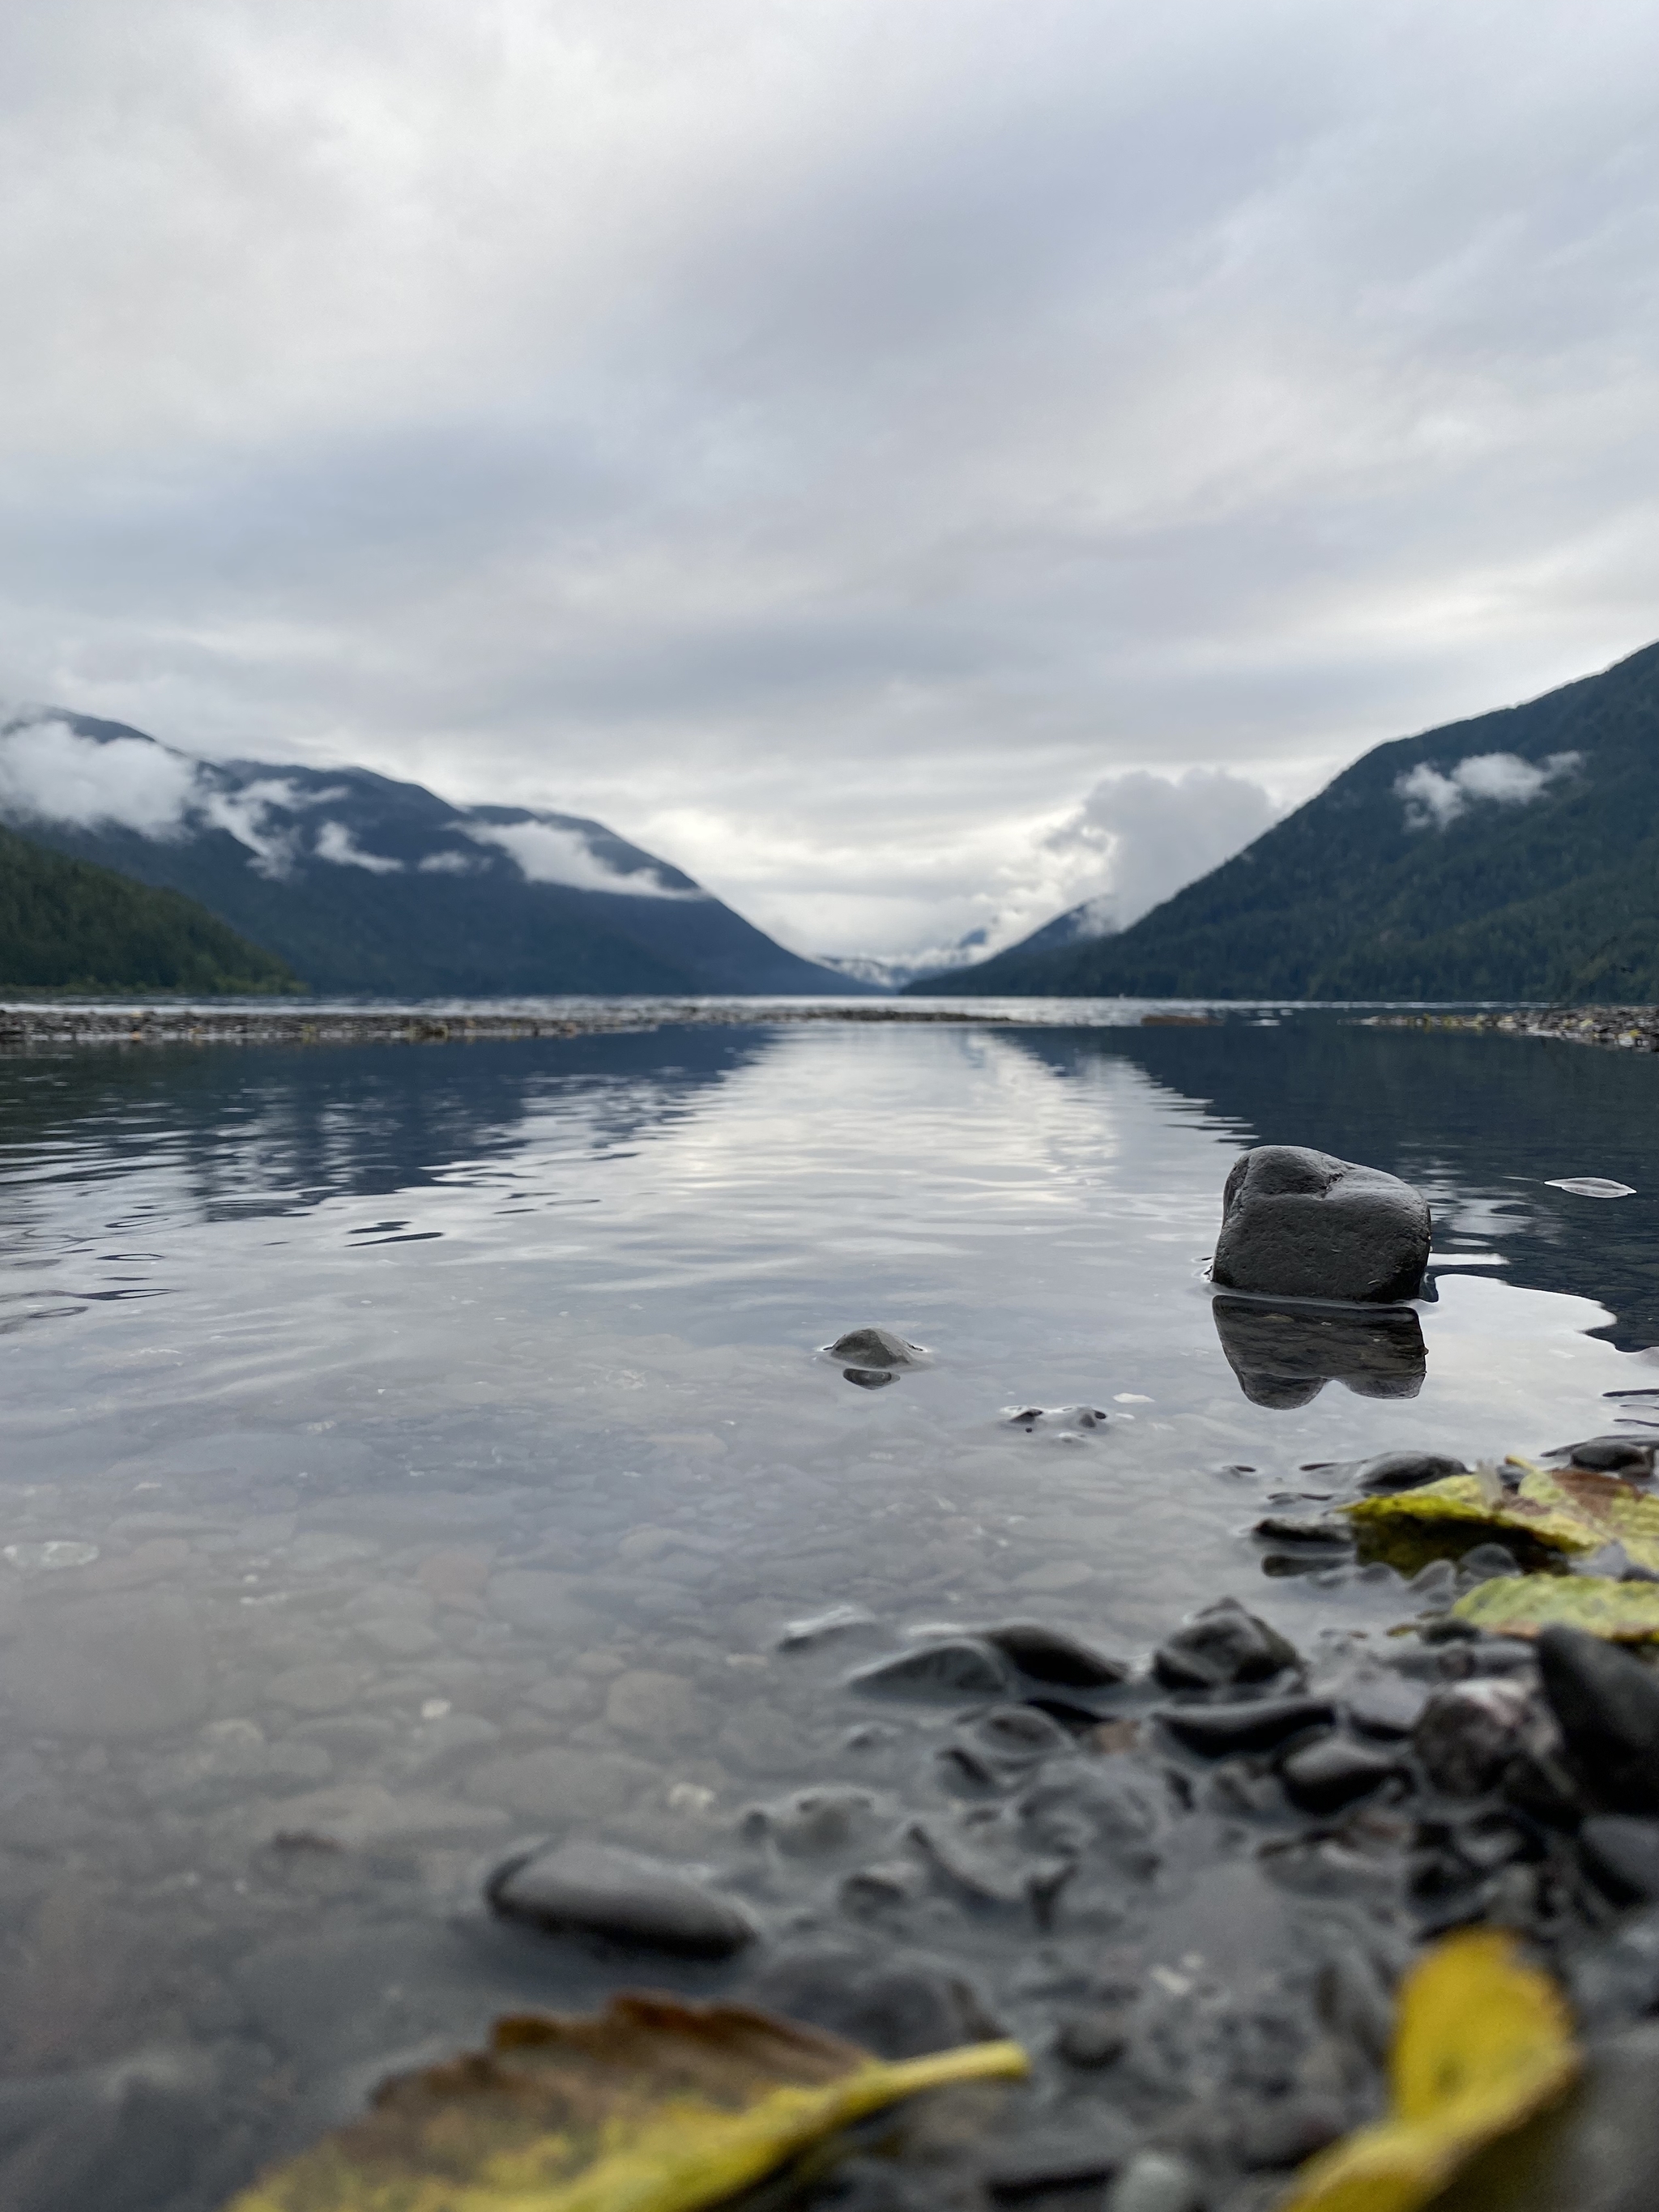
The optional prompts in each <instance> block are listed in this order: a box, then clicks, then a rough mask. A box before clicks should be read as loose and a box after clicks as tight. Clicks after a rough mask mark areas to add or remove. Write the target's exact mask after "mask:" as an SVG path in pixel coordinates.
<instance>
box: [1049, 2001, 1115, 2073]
mask: <svg viewBox="0 0 1659 2212" xmlns="http://www.w3.org/2000/svg"><path fill="white" fill-rule="evenodd" d="M1129 2035H1130V2015H1129V2013H1128V2011H1127V2008H1125V2007H1123V2006H1118V2005H1097V2006H1095V2007H1094V2008H1092V2009H1091V2010H1090V2011H1088V2012H1079V2013H1074V2014H1073V2015H1072V2017H1071V2018H1070V2019H1069V2020H1067V2021H1062V2022H1061V2023H1060V2033H1059V2034H1058V2035H1057V2036H1056V2037H1055V2038H1054V2049H1055V2051H1056V2052H1057V2053H1058V2054H1059V2056H1060V2057H1061V2058H1063V2059H1064V2060H1065V2061H1066V2064H1067V2065H1068V2066H1079V2067H1082V2068H1083V2069H1085V2071H1086V2072H1091V2073H1092V2072H1096V2071H1097V2070H1098V2069H1100V2068H1101V2067H1103V2066H1110V2065H1111V2064H1112V2063H1114V2061H1115V2060H1116V2059H1119V2058H1121V2057H1122V2056H1123V2054H1124V2052H1125V2051H1127V2049H1128V2047H1129Z"/></svg>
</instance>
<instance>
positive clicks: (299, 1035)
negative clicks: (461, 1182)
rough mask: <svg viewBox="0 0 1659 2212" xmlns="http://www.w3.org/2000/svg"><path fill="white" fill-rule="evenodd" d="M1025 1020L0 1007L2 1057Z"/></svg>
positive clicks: (815, 1012)
mask: <svg viewBox="0 0 1659 2212" xmlns="http://www.w3.org/2000/svg"><path fill="white" fill-rule="evenodd" d="M1018 1019H1019V1017H1018V1015H1017V1014H1008V1013H1005V1012H995V1013H993V1012H988V1011H987V1012H969V1011H968V1010H966V1009H958V1008H952V1009H951V1010H949V1011H948V1012H947V1011H941V1010H939V1009H938V1008H934V1007H926V1006H902V1005H897V1004H895V1003H893V1002H890V1001H888V1000H854V1001H851V1002H848V1001H846V1000H828V1001H826V1002H823V1003H817V1002H815V1001H813V1000H802V1001H800V1002H799V1004H794V1003H782V1004H773V1003H771V1002H769V1001H765V1000H761V1001H749V1002H745V1001H744V1000H737V999H733V1000H708V1001H703V1000H690V1001H677V1000H660V999H644V1000H640V1001H639V1003H638V1005H637V1006H623V1005H619V1004H617V1003H616V1002H614V1001H613V1002H611V1004H609V1005H605V1006H594V1007H592V1008H591V1009H590V1008H586V1007H580V1008H572V1009H570V1010H569V1011H568V1012H559V1013H547V1014H531V1013H505V1012H504V1013H499V1014H492V1013H479V1012H454V1013H442V1012H422V1011H421V1010H420V1009H418V1008H404V1009H386V1010H371V1009H368V1008H363V1009H361V1010H359V1009H354V1008H351V1007H331V1008H324V1007H319V1008H316V1009H313V1010H311V1011H308V1012H302V1011H300V1010H297V1009H294V1008H292V1007H291V1006H285V1007H283V1008H281V1009H280V1010H279V1009H278V1008H277V1007H276V1006H272V1007H271V1008H270V1010H269V1011H267V1010H266V1009H265V1008H264V1007H258V1008H255V1007H251V1006H250V1007H238V1008H235V1009H231V1008H228V1007H227V1008H225V1009H223V1010H222V1011H221V1010H219V1009H217V1008H212V1007H206V1008H204V1007H202V1006H176V1007H175V1006H133V1007H107V1006H0V1051H3V1050H10V1051H20V1050H21V1051H28V1050H30V1049H33V1048H40V1047H42V1046H54V1045H94V1046H95V1045H115V1046H120V1045H190V1044H195V1045H206V1044H284V1045H322V1044H489V1043H501V1042H520V1041H522V1040H525V1039H528V1038H535V1037H574V1036H611V1035H615V1034H616V1033H617V1032H619V1031H623V1030H653V1029H661V1028H665V1027H669V1026H678V1025H687V1024H690V1025H699V1024H701V1025H708V1026H729V1027H735V1026H737V1025H738V1024H743V1023H765V1022H824V1021H834V1022H907V1023H915V1022H935V1023H939V1022H948V1023H952V1024H962V1023H963V1022H971V1023H975V1024H980V1025H983V1024H998V1025H1000V1026H1005V1027H1006V1026H1010V1025H1012V1024H1018Z"/></svg>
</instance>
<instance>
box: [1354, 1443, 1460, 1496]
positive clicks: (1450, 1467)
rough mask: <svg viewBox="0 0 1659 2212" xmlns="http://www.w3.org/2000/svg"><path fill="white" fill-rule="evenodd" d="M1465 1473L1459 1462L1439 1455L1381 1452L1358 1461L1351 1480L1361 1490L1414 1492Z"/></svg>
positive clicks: (1434, 1453) (1411, 1452)
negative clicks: (1448, 1477)
mask: <svg viewBox="0 0 1659 2212" xmlns="http://www.w3.org/2000/svg"><path fill="white" fill-rule="evenodd" d="M1451 1474H1468V1468H1467V1467H1465V1465H1464V1464H1463V1462H1462V1460H1461V1459H1448V1458H1446V1457H1445V1456H1444V1455H1443V1454H1442V1453H1439V1452H1413V1451H1398V1452H1381V1453H1379V1454H1378V1455H1377V1456H1376V1458H1375V1459H1366V1460H1361V1462H1359V1465H1358V1468H1355V1470H1354V1479H1355V1480H1356V1481H1357V1482H1358V1486H1359V1487H1360V1489H1361V1490H1368V1491H1392V1490H1418V1489H1420V1488H1421V1486H1423V1484H1424V1483H1425V1482H1443V1481H1444V1480H1445V1479H1446V1477H1447V1476H1448V1475H1451Z"/></svg>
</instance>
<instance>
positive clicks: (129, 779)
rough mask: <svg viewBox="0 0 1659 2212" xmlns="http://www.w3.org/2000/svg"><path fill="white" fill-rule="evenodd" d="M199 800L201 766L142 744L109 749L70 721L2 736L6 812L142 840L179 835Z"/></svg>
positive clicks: (0, 793)
mask: <svg viewBox="0 0 1659 2212" xmlns="http://www.w3.org/2000/svg"><path fill="white" fill-rule="evenodd" d="M195 796H196V763H195V762H194V761H191V760H186V759H185V757H184V756H183V755H182V754H179V753H174V752H169V751H167V749H166V748H165V747H164V746H161V745H152V744H145V743H143V741H142V740H140V739H139V738H112V739H111V740H110V741H109V743H108V744H99V743H98V741H97V740H96V738H83V737H82V736H81V734H80V733H79V732H78V731H76V730H72V729H70V726H69V725H68V724H67V723H66V722H60V721H56V720H50V719H48V720H40V721H29V722H25V723H23V724H21V725H13V726H11V727H9V728H7V729H5V730H3V731H0V812H4V813H8V814H15V815H18V816H21V817H32V818H34V819H36V820H40V821H45V822H64V823H70V824H71V825H73V826H74V827H75V828H76V829H97V828H101V827H104V826H105V825H106V824H112V825H115V826H118V827H119V828H121V829H136V830H137V832H138V833H139V835H140V836H144V837H173V836H178V835H179V831H180V830H181V829H182V828H183V826H184V822H185V815H186V813H187V812H188V811H189V809H190V807H191V805H192V803H193V802H194V799H195Z"/></svg>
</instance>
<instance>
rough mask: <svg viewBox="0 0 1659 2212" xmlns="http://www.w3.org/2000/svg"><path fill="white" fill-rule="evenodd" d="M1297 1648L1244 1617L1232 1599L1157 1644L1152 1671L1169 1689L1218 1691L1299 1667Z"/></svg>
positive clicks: (1250, 1617)
mask: <svg viewBox="0 0 1659 2212" xmlns="http://www.w3.org/2000/svg"><path fill="white" fill-rule="evenodd" d="M1296 1664H1297V1652H1296V1647H1295V1646H1294V1645H1293V1644H1290V1643H1288V1642H1287V1641H1286V1640H1285V1638H1284V1637H1282V1636H1281V1635H1280V1634H1279V1631H1278V1630H1277V1629H1276V1628H1270V1627H1269V1626H1268V1625H1267V1622H1266V1621H1265V1620H1259V1619H1258V1618H1257V1617H1256V1615H1255V1613H1249V1612H1247V1611H1246V1610H1245V1608H1244V1607H1243V1606H1242V1605H1241V1604H1240V1603H1239V1601H1238V1600H1237V1598H1235V1597H1224V1598H1221V1599H1219V1600H1218V1601H1217V1603H1215V1604H1214V1605H1211V1606H1206V1607H1205V1608H1204V1610H1203V1611H1202V1612H1201V1613H1199V1614H1198V1615H1197V1616H1196V1617H1195V1618H1194V1620H1190V1621H1188V1623H1187V1625H1186V1626H1185V1627H1184V1628H1180V1629H1177V1630H1176V1632H1175V1634H1174V1635H1173V1636H1171V1637H1170V1638H1168V1639H1167V1640H1166V1641H1165V1642H1164V1643H1163V1644H1159V1646H1158V1650H1156V1651H1155V1652H1154V1653H1153V1655H1152V1671H1153V1673H1154V1674H1156V1675H1157V1677H1158V1680H1159V1681H1160V1682H1162V1683H1164V1686H1166V1687H1167V1688H1170V1689H1179V1690H1216V1689H1220V1688H1223V1687H1224V1686H1226V1685H1228V1684H1230V1683H1234V1682H1265V1681H1270V1680H1272V1679H1273V1676H1274V1675H1275V1674H1280V1673H1282V1672H1283V1671H1284V1669H1285V1668H1287V1667H1294V1666H1295V1665H1296Z"/></svg>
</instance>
